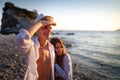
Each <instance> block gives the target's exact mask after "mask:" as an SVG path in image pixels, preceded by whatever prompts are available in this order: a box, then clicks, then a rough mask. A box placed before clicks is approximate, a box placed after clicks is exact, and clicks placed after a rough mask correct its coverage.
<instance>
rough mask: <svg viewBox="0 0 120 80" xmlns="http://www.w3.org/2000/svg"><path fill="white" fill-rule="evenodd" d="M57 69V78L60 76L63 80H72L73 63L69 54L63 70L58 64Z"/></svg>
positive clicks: (64, 61)
mask: <svg viewBox="0 0 120 80" xmlns="http://www.w3.org/2000/svg"><path fill="white" fill-rule="evenodd" d="M55 69H56V72H55V76H60V77H62V78H63V80H72V62H71V58H70V55H69V54H68V53H67V54H65V56H64V58H63V64H62V68H61V67H60V66H59V65H58V64H57V63H56V64H55Z"/></svg>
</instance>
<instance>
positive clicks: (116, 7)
mask: <svg viewBox="0 0 120 80" xmlns="http://www.w3.org/2000/svg"><path fill="white" fill-rule="evenodd" d="M6 1H9V2H12V3H14V5H15V6H17V7H20V8H25V9H28V10H30V11H33V10H37V12H38V14H41V13H43V14H45V15H51V16H53V17H54V20H55V22H56V23H57V26H55V27H53V29H55V30H97V31H113V30H117V29H120V0H0V13H1V14H0V19H1V18H2V13H3V12H2V8H3V7H4V3H5V2H6ZM0 24H1V23H0Z"/></svg>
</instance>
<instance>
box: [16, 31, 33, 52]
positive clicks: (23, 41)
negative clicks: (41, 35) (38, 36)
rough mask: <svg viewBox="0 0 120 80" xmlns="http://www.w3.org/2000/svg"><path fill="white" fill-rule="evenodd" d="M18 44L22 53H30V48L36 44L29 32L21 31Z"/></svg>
mask: <svg viewBox="0 0 120 80" xmlns="http://www.w3.org/2000/svg"><path fill="white" fill-rule="evenodd" d="M16 43H17V45H18V47H19V49H20V50H21V51H24V52H25V53H27V52H28V50H29V49H30V47H31V46H32V45H33V44H34V43H33V41H32V40H31V37H30V35H29V33H28V31H27V30H25V29H21V30H20V32H19V34H17V36H16Z"/></svg>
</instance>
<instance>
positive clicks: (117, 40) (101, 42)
mask: <svg viewBox="0 0 120 80" xmlns="http://www.w3.org/2000/svg"><path fill="white" fill-rule="evenodd" d="M53 33H54V35H52V37H59V38H62V39H64V40H66V41H68V42H70V43H71V44H72V46H71V47H69V48H67V51H68V53H70V55H71V58H72V60H74V61H75V63H76V64H77V63H79V64H80V66H77V65H76V67H79V68H77V70H76V72H77V71H78V72H80V73H84V74H85V75H86V76H87V77H90V78H91V79H90V80H120V31H76V30H75V31H74V30H54V31H53ZM74 76H75V75H74Z"/></svg>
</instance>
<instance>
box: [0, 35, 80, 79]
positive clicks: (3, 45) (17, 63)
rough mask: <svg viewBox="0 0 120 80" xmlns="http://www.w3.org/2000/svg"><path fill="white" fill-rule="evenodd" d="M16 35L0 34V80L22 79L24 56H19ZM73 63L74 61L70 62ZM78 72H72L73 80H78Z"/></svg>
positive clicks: (24, 67) (74, 67)
mask: <svg viewBox="0 0 120 80" xmlns="http://www.w3.org/2000/svg"><path fill="white" fill-rule="evenodd" d="M15 37H16V35H15V34H10V35H2V34H0V56H1V58H0V63H1V64H0V79H3V80H7V79H10V80H13V79H14V80H15V79H16V80H21V79H23V78H24V75H25V71H26V65H25V61H24V56H23V55H22V54H20V53H21V52H20V51H19V50H18V47H17V46H16V44H15V43H16V39H15ZM72 62H74V61H72ZM72 64H73V71H75V70H74V69H76V66H74V65H76V63H75V64H74V63H72ZM79 74H80V73H79V72H77V73H76V72H73V80H79V78H80V75H79Z"/></svg>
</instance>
